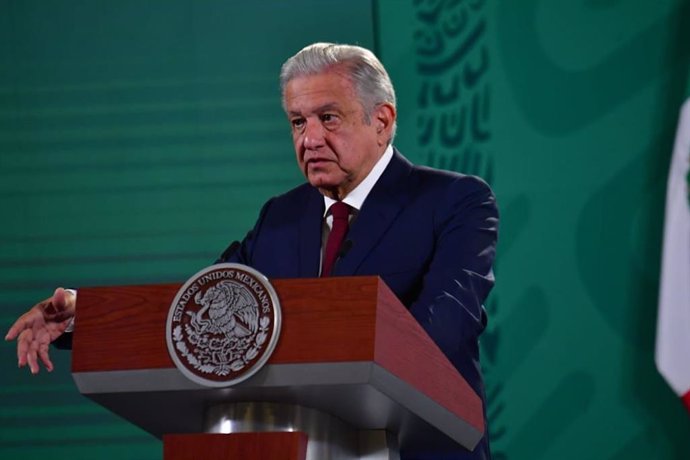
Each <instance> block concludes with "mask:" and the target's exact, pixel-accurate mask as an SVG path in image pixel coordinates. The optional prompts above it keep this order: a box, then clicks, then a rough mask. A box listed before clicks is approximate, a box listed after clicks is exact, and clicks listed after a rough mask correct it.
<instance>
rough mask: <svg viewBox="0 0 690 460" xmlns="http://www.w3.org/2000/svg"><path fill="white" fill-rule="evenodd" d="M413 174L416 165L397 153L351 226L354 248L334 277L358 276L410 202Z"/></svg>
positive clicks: (343, 260) (339, 263)
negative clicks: (363, 263)
mask: <svg viewBox="0 0 690 460" xmlns="http://www.w3.org/2000/svg"><path fill="white" fill-rule="evenodd" d="M411 171H412V164H411V163H410V162H408V161H407V160H406V159H405V158H404V157H403V156H402V155H400V152H398V151H397V150H395V151H394V154H393V158H392V159H391V161H390V163H389V164H388V166H387V167H386V169H385V171H384V172H383V174H382V175H381V177H380V178H379V180H378V181H377V182H376V185H374V188H372V189H371V192H370V193H369V196H367V198H366V200H365V201H364V204H363V205H362V209H361V210H360V212H359V215H358V216H357V219H356V220H355V222H354V223H353V224H352V226H351V227H350V231H349V232H348V234H347V237H346V238H347V239H348V240H350V241H351V242H352V246H351V249H350V250H349V251H348V253H347V256H346V257H343V259H342V260H339V261H338V262H337V263H336V265H335V267H334V274H336V275H355V274H357V269H358V268H359V266H360V265H361V264H362V262H364V259H365V258H366V257H367V256H368V255H369V254H370V253H371V251H372V250H373V249H374V248H375V247H376V245H377V244H378V242H379V241H380V240H381V238H383V236H384V234H385V233H386V232H387V231H388V229H389V228H390V227H391V225H392V224H393V222H394V221H395V219H396V217H397V216H398V214H399V213H400V211H401V210H402V209H403V208H404V206H405V204H406V203H408V202H409V200H410V193H411V190H410V187H409V181H410V173H411Z"/></svg>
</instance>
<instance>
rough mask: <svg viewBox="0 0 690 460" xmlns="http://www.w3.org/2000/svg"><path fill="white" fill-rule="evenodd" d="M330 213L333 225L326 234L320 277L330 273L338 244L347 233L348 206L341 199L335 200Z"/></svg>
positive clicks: (339, 244)
mask: <svg viewBox="0 0 690 460" xmlns="http://www.w3.org/2000/svg"><path fill="white" fill-rule="evenodd" d="M331 215H332V216H333V226H332V227H331V232H330V233H329V234H328V241H326V252H325V253H324V256H323V268H322V269H321V276H322V277H323V276H330V275H331V270H332V269H333V264H334V263H335V259H337V258H338V252H340V246H342V244H343V240H344V239H345V234H346V233H347V226H348V217H349V216H350V207H349V206H348V205H346V204H345V203H343V202H342V201H336V202H335V203H333V204H332V205H331Z"/></svg>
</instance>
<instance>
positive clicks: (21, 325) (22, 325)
mask: <svg viewBox="0 0 690 460" xmlns="http://www.w3.org/2000/svg"><path fill="white" fill-rule="evenodd" d="M25 317H26V314H24V315H22V316H20V317H19V319H17V321H15V322H14V324H13V325H12V327H10V330H9V331H7V335H5V340H8V341H9V340H14V339H16V338H17V336H18V335H19V333H20V332H22V331H23V330H24V329H26V327H27V324H26V323H27V321H26V318H25Z"/></svg>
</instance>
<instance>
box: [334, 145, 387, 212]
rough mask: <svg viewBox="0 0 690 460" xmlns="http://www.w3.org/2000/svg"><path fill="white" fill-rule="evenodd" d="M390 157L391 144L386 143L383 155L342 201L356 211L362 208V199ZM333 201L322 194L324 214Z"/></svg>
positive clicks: (379, 175) (381, 172)
mask: <svg viewBox="0 0 690 460" xmlns="http://www.w3.org/2000/svg"><path fill="white" fill-rule="evenodd" d="M391 158H393V146H392V145H391V144H388V147H386V150H385V151H384V152H383V155H381V158H379V161H377V162H376V164H375V165H374V167H373V168H371V171H369V174H367V177H365V178H364V180H363V181H362V182H360V183H359V185H358V186H357V187H355V188H354V189H353V190H352V191H351V192H350V193H348V194H347V196H346V197H345V198H343V200H342V201H343V203H345V204H347V205H348V206H350V207H351V208H354V209H356V210H357V211H359V210H360V209H362V205H363V204H364V200H366V199H367V196H369V192H371V189H372V188H374V185H375V184H376V182H377V181H378V180H379V177H381V174H383V171H384V170H385V169H386V166H388V163H390V161H391ZM335 201H336V200H334V199H332V198H329V197H327V196H326V195H324V196H323V202H324V204H325V206H324V212H323V215H324V216H325V215H326V214H327V213H328V210H329V209H330V207H331V205H332V204H333V203H335Z"/></svg>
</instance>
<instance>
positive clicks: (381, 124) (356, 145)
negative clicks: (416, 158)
mask: <svg viewBox="0 0 690 460" xmlns="http://www.w3.org/2000/svg"><path fill="white" fill-rule="evenodd" d="M284 98H285V100H284V102H285V109H286V111H287V116H288V119H289V120H290V126H291V129H292V140H293V142H294V144H295V152H296V153H297V162H298V164H299V167H300V169H301V170H302V172H303V173H304V175H305V177H306V178H307V180H308V181H309V183H310V184H311V185H313V186H314V187H317V188H318V189H319V190H320V191H321V193H323V194H324V195H327V196H330V197H331V198H334V199H342V198H343V197H344V196H345V195H347V194H348V193H349V192H350V191H352V189H354V188H355V187H356V186H357V185H359V183H360V182H361V181H362V180H363V179H364V178H365V177H366V176H367V174H369V171H371V169H372V168H373V167H374V165H375V164H376V162H377V161H378V159H379V158H381V155H382V154H383V152H384V150H385V149H386V146H387V143H388V139H390V130H391V127H392V122H393V120H394V119H395V109H394V108H393V107H392V106H390V105H389V104H382V105H381V106H380V107H378V108H376V109H375V110H374V113H373V114H371V115H370V120H369V122H368V123H367V121H366V116H365V112H364V108H363V107H362V105H361V103H360V101H359V99H358V98H357V95H356V93H355V90H354V88H353V86H352V84H351V83H350V80H349V79H348V78H347V77H346V76H345V75H344V74H343V73H341V72H338V71H336V70H331V71H328V72H325V73H322V74H319V75H312V76H306V77H298V78H294V79H293V80H291V81H290V82H289V83H288V84H287V85H286V87H285V94H284Z"/></svg>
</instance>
